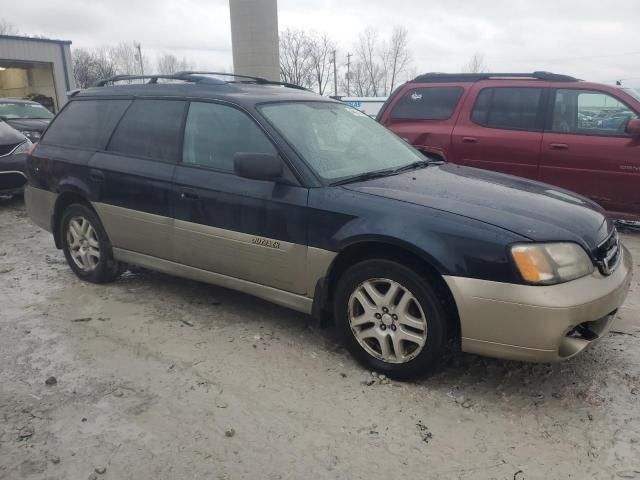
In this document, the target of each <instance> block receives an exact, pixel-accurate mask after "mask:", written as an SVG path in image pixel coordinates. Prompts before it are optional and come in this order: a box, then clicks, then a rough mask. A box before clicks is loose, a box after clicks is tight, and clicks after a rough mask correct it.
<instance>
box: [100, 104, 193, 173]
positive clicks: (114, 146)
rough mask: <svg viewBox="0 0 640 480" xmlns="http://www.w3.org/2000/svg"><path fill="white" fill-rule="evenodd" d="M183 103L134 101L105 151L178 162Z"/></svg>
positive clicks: (184, 106)
mask: <svg viewBox="0 0 640 480" xmlns="http://www.w3.org/2000/svg"><path fill="white" fill-rule="evenodd" d="M185 108H186V104H185V102H184V101H178V100H135V101H134V102H133V105H131V107H129V109H128V110H127V113H125V115H124V117H123V118H122V121H121V122H120V124H119V125H118V128H116V131H115V133H114V134H113V137H112V138H111V142H109V148H108V150H110V151H112V152H117V153H123V154H126V155H133V156H136V157H144V158H150V159H153V160H160V161H164V162H177V161H178V160H179V157H180V149H181V146H182V123H183V119H184V113H185Z"/></svg>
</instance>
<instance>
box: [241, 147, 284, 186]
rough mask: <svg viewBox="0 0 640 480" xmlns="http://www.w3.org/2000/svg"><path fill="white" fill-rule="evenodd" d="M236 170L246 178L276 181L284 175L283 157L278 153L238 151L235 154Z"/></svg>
mask: <svg viewBox="0 0 640 480" xmlns="http://www.w3.org/2000/svg"><path fill="white" fill-rule="evenodd" d="M233 168H234V170H235V172H236V173H237V174H238V175H239V176H241V177H244V178H252V179H254V180H265V181H276V180H278V179H280V178H281V177H282V171H283V165H282V159H281V158H280V157H278V156H277V155H270V154H267V153H255V152H238V153H236V154H235V155H234V156H233Z"/></svg>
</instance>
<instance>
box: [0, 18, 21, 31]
mask: <svg viewBox="0 0 640 480" xmlns="http://www.w3.org/2000/svg"><path fill="white" fill-rule="evenodd" d="M18 33H19V32H18V29H17V28H16V26H15V25H14V24H13V23H11V22H9V21H8V20H5V19H4V18H0V35H18Z"/></svg>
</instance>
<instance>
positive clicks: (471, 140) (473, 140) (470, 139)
mask: <svg viewBox="0 0 640 480" xmlns="http://www.w3.org/2000/svg"><path fill="white" fill-rule="evenodd" d="M462 142H463V143H478V139H477V138H476V137H462Z"/></svg>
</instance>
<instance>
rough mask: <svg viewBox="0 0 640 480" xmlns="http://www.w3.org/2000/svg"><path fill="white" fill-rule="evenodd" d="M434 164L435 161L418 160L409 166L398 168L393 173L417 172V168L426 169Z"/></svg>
mask: <svg viewBox="0 0 640 480" xmlns="http://www.w3.org/2000/svg"><path fill="white" fill-rule="evenodd" d="M433 164H434V161H433V160H418V161H417V162H413V163H410V164H408V165H404V166H402V167H398V168H396V169H395V170H393V172H394V173H401V172H408V171H409V170H416V169H417V168H425V167H428V166H429V165H433Z"/></svg>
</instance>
